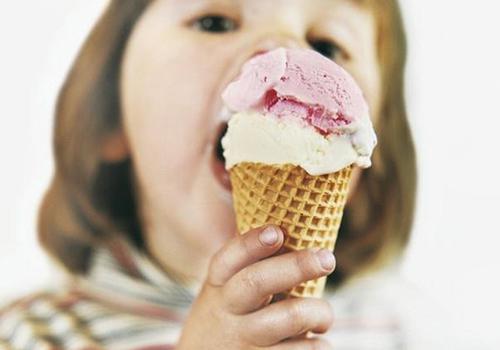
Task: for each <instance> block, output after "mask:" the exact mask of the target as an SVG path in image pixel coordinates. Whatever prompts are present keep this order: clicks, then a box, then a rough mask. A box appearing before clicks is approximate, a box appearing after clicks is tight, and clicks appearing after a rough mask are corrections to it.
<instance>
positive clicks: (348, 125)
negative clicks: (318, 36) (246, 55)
mask: <svg viewBox="0 0 500 350" xmlns="http://www.w3.org/2000/svg"><path fill="white" fill-rule="evenodd" d="M222 97H223V99H224V102H225V104H226V106H227V107H228V108H229V110H230V111H231V112H232V113H233V115H232V117H231V119H230V121H229V124H228V131H227V133H226V135H225V136H224V138H223V140H222V146H223V148H224V157H225V159H226V167H227V169H231V168H232V167H233V166H234V165H235V164H238V163H242V162H254V163H263V164H269V165H273V164H275V165H281V164H292V165H297V166H300V167H302V168H303V169H304V170H305V171H307V172H308V173H309V174H310V175H322V174H328V173H333V172H336V171H339V170H341V169H343V168H345V167H346V166H349V165H351V164H356V165H358V166H360V167H369V166H370V165H371V161H370V158H371V155H372V152H373V148H374V147H375V145H376V142H377V141H376V136H375V132H374V131H373V126H372V123H371V121H370V117H369V112H368V106H367V104H366V102H365V99H364V98H363V95H362V92H361V90H360V88H359V87H358V86H357V84H356V83H355V81H354V79H353V78H352V77H351V76H350V75H349V74H348V73H347V72H346V71H345V70H344V69H342V68H341V67H340V66H338V65H337V64H335V63H334V62H333V61H331V60H329V59H327V58H325V57H323V56H322V55H320V54H318V53H316V52H315V51H312V50H308V49H284V48H279V49H276V50H274V51H271V52H268V53H265V54H261V55H258V56H256V57H254V58H252V59H251V60H249V61H248V62H247V63H246V64H245V65H244V67H243V69H242V73H241V75H240V76H239V77H238V79H237V80H235V81H234V82H232V83H231V84H229V86H228V87H227V88H226V90H225V91H224V93H223V95H222Z"/></svg>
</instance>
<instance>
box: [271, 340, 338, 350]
mask: <svg viewBox="0 0 500 350" xmlns="http://www.w3.org/2000/svg"><path fill="white" fill-rule="evenodd" d="M266 349H269V350H333V346H332V344H330V343H329V342H328V341H326V340H324V339H320V338H313V339H303V340H295V339H290V340H285V341H283V342H281V343H279V344H277V345H274V346H271V347H269V348H266Z"/></svg>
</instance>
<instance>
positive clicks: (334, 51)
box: [310, 39, 342, 61]
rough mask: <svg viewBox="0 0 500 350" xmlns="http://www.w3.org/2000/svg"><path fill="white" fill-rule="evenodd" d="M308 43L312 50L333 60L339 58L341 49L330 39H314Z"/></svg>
mask: <svg viewBox="0 0 500 350" xmlns="http://www.w3.org/2000/svg"><path fill="white" fill-rule="evenodd" d="M310 45H311V47H312V48H313V49H314V50H316V51H317V52H319V53H320V54H322V55H323V56H325V57H328V58H330V59H332V60H334V61H336V60H337V59H338V58H340V55H341V54H342V49H341V48H340V47H339V46H338V45H337V44H335V43H334V42H333V41H331V40H326V39H321V40H314V41H312V42H311V43H310Z"/></svg>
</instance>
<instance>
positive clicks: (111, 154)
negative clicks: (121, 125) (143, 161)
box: [100, 129, 130, 163]
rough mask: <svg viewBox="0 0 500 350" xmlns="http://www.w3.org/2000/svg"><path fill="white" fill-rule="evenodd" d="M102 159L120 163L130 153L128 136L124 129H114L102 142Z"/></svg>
mask: <svg viewBox="0 0 500 350" xmlns="http://www.w3.org/2000/svg"><path fill="white" fill-rule="evenodd" d="M100 152H101V159H102V161H103V162H107V163H118V162H121V161H123V160H125V159H126V158H127V157H128V156H129V155H130V149H129V145H128V141H127V137H126V136H125V133H124V132H123V130H121V129H118V130H115V131H112V132H111V133H109V134H108V135H107V136H105V137H104V139H103V141H102V143H101V150H100Z"/></svg>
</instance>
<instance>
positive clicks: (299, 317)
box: [287, 300, 307, 334]
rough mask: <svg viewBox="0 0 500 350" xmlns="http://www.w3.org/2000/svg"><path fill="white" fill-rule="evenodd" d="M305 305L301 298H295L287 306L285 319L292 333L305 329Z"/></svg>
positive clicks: (301, 331) (302, 331)
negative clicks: (294, 300) (295, 299)
mask: <svg viewBox="0 0 500 350" xmlns="http://www.w3.org/2000/svg"><path fill="white" fill-rule="evenodd" d="M304 313H305V307H304V303H303V302H302V300H297V301H296V302H294V303H292V304H291V305H290V307H289V308H287V320H288V323H289V326H290V329H291V331H292V332H293V333H294V334H301V333H304V332H306V331H307V323H306V318H305V317H304Z"/></svg>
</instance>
